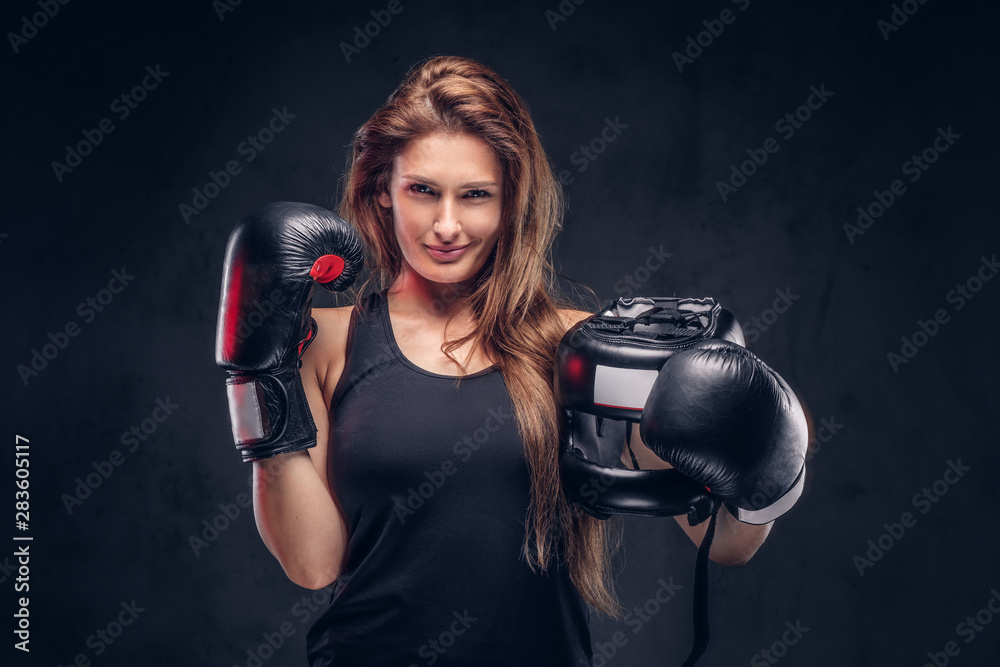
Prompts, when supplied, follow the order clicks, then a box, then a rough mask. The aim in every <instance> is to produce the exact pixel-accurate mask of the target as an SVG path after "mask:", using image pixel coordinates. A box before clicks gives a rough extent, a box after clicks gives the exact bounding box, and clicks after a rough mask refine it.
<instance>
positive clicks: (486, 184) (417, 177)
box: [402, 174, 499, 190]
mask: <svg viewBox="0 0 1000 667" xmlns="http://www.w3.org/2000/svg"><path fill="white" fill-rule="evenodd" d="M402 177H403V178H408V179H410V180H414V181H420V182H421V183H426V184H427V185H433V186H434V187H437V186H438V184H437V183H435V182H434V180H433V179H430V178H427V177H425V176H421V175H420V174H403V175H402ZM497 185H499V184H498V183H495V182H494V181H473V182H471V183H464V184H462V185H460V186H459V189H461V190H464V189H466V188H486V187H490V186H494V187H496V186H497Z"/></svg>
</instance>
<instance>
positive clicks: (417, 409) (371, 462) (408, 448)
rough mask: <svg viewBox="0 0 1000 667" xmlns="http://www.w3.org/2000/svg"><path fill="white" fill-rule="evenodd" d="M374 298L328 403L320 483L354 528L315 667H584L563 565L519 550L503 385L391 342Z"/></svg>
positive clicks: (520, 459)
mask: <svg viewBox="0 0 1000 667" xmlns="http://www.w3.org/2000/svg"><path fill="white" fill-rule="evenodd" d="M385 303H386V301H385V293H384V292H383V293H381V294H373V295H371V296H370V297H368V299H367V300H366V301H365V304H364V308H363V312H359V311H358V309H355V310H354V312H353V313H352V316H351V324H350V334H349V337H348V343H347V360H346V365H345V367H344V371H343V375H342V376H341V379H340V382H339V384H338V385H337V388H336V390H335V392H334V396H333V400H332V405H331V415H332V417H331V419H332V425H331V428H332V430H333V438H332V440H331V443H330V447H331V452H330V457H329V460H330V468H329V472H328V474H329V477H330V482H331V484H332V486H333V488H334V489H335V492H336V494H337V497H338V499H339V500H340V502H341V506H342V508H343V511H344V515H345V517H346V519H347V522H348V528H349V531H350V540H349V542H348V549H347V562H346V566H345V568H344V571H343V573H342V574H341V576H340V577H338V579H337V581H336V583H335V586H334V594H333V596H332V599H331V602H330V606H329V607H328V608H327V609H326V610H325V611H324V612H323V613H322V614H321V615H320V617H319V618H318V620H317V621H316V623H315V624H314V625H313V626H312V627H311V628H310V630H309V632H308V634H307V637H306V649H307V652H308V655H309V660H310V664H311V665H312V667H321V666H324V667H325V666H327V665H336V666H338V667H343V666H350V667H364V666H367V665H373V666H378V667H415V666H422V665H438V664H439V665H466V666H486V665H496V666H497V667H499V666H501V665H502V666H503V667H507V666H509V665H519V666H522V667H562V666H566V667H569V666H573V667H584V666H589V665H590V664H591V658H592V649H591V643H590V630H589V627H588V621H589V611H588V609H587V607H586V605H585V604H584V603H583V602H582V600H581V599H580V597H579V595H578V593H577V592H576V590H575V589H574V588H573V585H572V583H571V582H570V579H569V576H568V573H567V572H566V570H565V568H560V567H558V566H557V565H556V564H555V563H553V565H552V567H550V568H549V571H548V572H547V573H545V574H535V573H533V572H532V571H531V570H530V568H529V567H528V564H527V563H526V562H525V560H524V558H523V556H522V555H521V554H522V543H523V541H524V537H525V521H526V518H527V511H528V499H529V489H530V486H529V477H528V468H527V464H526V462H525V459H524V455H523V452H522V442H521V438H520V435H519V434H518V431H517V425H516V422H515V419H514V415H513V411H512V407H511V402H510V397H509V395H508V394H507V387H506V384H505V383H504V379H503V375H502V374H501V373H500V372H498V371H497V369H496V368H493V367H491V368H488V369H485V370H483V371H480V372H478V373H475V374H472V375H468V376H466V377H465V378H463V379H462V381H461V382H460V383H457V386H456V382H455V378H454V377H453V376H449V375H439V374H436V373H432V372H430V371H426V370H424V369H421V368H419V367H417V366H416V365H414V364H413V363H411V362H410V361H409V360H407V359H406V358H405V357H404V356H403V355H402V353H401V352H400V350H399V347H398V346H397V345H396V340H395V338H394V336H393V333H392V326H391V323H390V320H389V311H388V308H387V307H386V305H385Z"/></svg>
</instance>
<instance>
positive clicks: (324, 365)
mask: <svg viewBox="0 0 1000 667" xmlns="http://www.w3.org/2000/svg"><path fill="white" fill-rule="evenodd" d="M341 310H342V309H339V308H338V309H313V317H314V319H316V323H317V328H318V330H317V333H316V339H315V340H314V341H313V343H312V345H310V346H309V347H307V348H306V350H305V352H304V353H303V354H302V368H301V369H300V375H301V377H302V385H303V388H304V389H305V394H306V400H307V402H308V403H309V410H310V412H311V413H312V417H313V422H314V423H315V424H316V446H315V447H312V448H310V449H309V450H308V452H309V457H310V459H311V460H312V463H313V466H314V467H315V468H316V472H317V474H318V475H319V477H320V479H321V480H322V481H323V485H324V486H325V487H326V490H327V491H328V492H330V495H331V496H332V495H333V490H332V489H331V487H330V480H329V476H328V475H327V470H328V458H329V455H330V436H331V431H332V424H331V417H330V405H331V401H332V399H333V391H334V388H335V387H336V385H337V382H338V380H339V379H340V374H341V373H342V372H343V367H344V347H345V337H346V330H347V326H346V325H345V321H344V313H343V312H339V311H341Z"/></svg>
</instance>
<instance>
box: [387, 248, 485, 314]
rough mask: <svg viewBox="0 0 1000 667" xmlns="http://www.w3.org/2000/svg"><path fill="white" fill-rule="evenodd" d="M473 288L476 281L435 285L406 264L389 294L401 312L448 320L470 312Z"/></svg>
mask: <svg viewBox="0 0 1000 667" xmlns="http://www.w3.org/2000/svg"><path fill="white" fill-rule="evenodd" d="M473 285H474V281H472V280H470V281H467V282H463V283H436V282H431V281H429V280H426V279H425V278H424V277H423V276H421V275H420V274H418V273H417V272H416V271H414V270H413V269H411V268H410V267H409V266H408V265H407V264H406V263H405V262H404V263H403V266H402V269H401V270H400V273H399V277H398V278H396V282H394V283H393V285H392V287H390V288H389V294H391V295H392V297H393V301H394V302H395V303H394V305H395V307H396V309H398V310H400V311H404V312H409V313H419V314H421V315H424V316H426V317H432V318H441V319H445V320H446V319H449V318H451V317H452V316H454V315H458V314H461V313H462V312H463V311H465V310H467V309H468V307H469V304H468V296H469V294H470V293H471V292H472V287H473Z"/></svg>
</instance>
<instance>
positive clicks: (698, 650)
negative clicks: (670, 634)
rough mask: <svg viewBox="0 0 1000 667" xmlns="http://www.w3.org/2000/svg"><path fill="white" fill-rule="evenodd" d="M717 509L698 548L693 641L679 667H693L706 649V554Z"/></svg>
mask: <svg viewBox="0 0 1000 667" xmlns="http://www.w3.org/2000/svg"><path fill="white" fill-rule="evenodd" d="M719 507H721V503H720V505H719V506H717V507H716V509H715V512H713V513H712V520H711V521H709V522H708V530H707V531H706V532H705V537H704V539H702V541H701V547H699V548H698V560H697V564H696V565H695V571H694V641H693V642H692V646H691V654H690V655H688V657H687V660H685V661H684V664H683V665H681V667H693V666H694V665H695V664H697V662H698V659H699V658H701V654H702V653H704V652H705V649H706V648H708V637H709V628H708V552H709V550H710V549H711V548H712V538H714V537H715V518H716V517H717V516H718V515H719V509H718V508H719Z"/></svg>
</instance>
